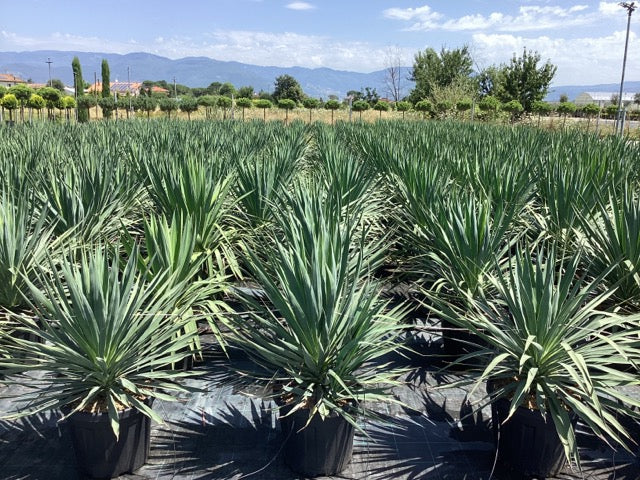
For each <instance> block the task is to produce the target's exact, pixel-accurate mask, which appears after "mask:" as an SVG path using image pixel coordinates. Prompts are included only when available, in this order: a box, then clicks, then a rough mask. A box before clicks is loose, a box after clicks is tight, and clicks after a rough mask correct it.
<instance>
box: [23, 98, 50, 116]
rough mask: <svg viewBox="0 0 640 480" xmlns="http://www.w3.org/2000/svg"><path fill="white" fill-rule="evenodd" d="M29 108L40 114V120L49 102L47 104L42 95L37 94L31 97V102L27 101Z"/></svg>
mask: <svg viewBox="0 0 640 480" xmlns="http://www.w3.org/2000/svg"><path fill="white" fill-rule="evenodd" d="M27 106H28V107H29V108H30V109H31V110H35V111H36V112H38V119H40V114H41V112H42V109H43V108H44V107H46V106H47V102H45V101H44V98H42V97H41V96H40V95H38V94H37V93H34V94H33V95H31V96H30V97H29V100H28V101H27Z"/></svg>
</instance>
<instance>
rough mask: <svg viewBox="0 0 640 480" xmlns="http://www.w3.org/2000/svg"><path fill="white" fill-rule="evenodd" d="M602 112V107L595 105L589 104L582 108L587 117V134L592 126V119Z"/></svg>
mask: <svg viewBox="0 0 640 480" xmlns="http://www.w3.org/2000/svg"><path fill="white" fill-rule="evenodd" d="M599 112H600V107H599V106H598V105H596V104H595V103H588V104H586V105H585V106H584V107H582V113H583V114H584V115H586V116H587V132H588V131H589V126H590V124H591V119H592V118H593V117H595V116H596V115H597V114H598V113H599Z"/></svg>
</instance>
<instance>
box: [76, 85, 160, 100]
mask: <svg viewBox="0 0 640 480" xmlns="http://www.w3.org/2000/svg"><path fill="white" fill-rule="evenodd" d="M141 87H142V83H141V82H110V83H109V90H110V91H111V93H112V94H118V95H126V94H127V93H128V94H129V95H131V96H132V97H136V96H138V94H139V93H140V88H141ZM154 88H155V87H154ZM161 90H165V89H164V88H162V89H161ZM165 91H166V92H167V93H168V91H167V90H165ZM95 92H98V93H102V83H101V82H98V83H92V84H91V85H90V86H89V88H87V89H86V90H85V93H90V94H93V93H95Z"/></svg>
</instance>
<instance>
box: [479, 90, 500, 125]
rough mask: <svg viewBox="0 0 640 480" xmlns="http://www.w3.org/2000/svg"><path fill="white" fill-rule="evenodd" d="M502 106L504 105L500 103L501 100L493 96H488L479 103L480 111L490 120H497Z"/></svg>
mask: <svg viewBox="0 0 640 480" xmlns="http://www.w3.org/2000/svg"><path fill="white" fill-rule="evenodd" d="M501 106H502V104H501V103H500V100H498V99H497V98H496V97H494V96H493V95H487V96H486V97H484V98H483V99H482V100H480V102H479V103H478V107H480V110H482V111H483V112H485V113H486V115H487V117H488V118H490V119H495V118H496V117H497V116H498V112H499V111H500V107H501Z"/></svg>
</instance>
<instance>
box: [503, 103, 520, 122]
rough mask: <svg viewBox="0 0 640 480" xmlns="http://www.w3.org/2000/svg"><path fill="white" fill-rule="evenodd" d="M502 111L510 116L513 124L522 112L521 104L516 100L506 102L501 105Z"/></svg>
mask: <svg viewBox="0 0 640 480" xmlns="http://www.w3.org/2000/svg"><path fill="white" fill-rule="evenodd" d="M502 109H503V110H504V111H505V112H508V113H509V114H510V115H511V121H512V122H515V121H516V120H517V119H518V117H519V116H520V114H522V112H523V110H524V108H523V107H522V104H521V103H520V102H519V101H518V100H510V101H508V102H507V103H505V104H504V105H502Z"/></svg>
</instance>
